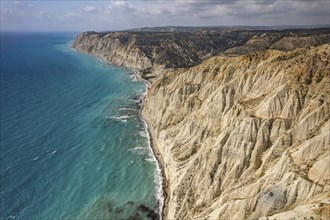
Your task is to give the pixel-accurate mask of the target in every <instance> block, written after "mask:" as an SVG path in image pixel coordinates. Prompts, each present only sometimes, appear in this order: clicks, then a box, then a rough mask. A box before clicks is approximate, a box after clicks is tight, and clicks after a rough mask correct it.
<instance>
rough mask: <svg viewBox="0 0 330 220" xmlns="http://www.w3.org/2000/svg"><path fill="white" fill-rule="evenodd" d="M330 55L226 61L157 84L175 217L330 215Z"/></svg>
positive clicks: (158, 135)
mask: <svg viewBox="0 0 330 220" xmlns="http://www.w3.org/2000/svg"><path fill="white" fill-rule="evenodd" d="M281 41H284V39H283V40H279V41H277V44H276V43H275V44H274V43H273V44H272V45H282V44H280V42H281ZM290 44H291V43H290ZM274 47H275V46H274ZM278 47H280V46H278ZM329 51H330V46H329V45H322V46H318V47H312V48H303V49H296V50H294V51H291V52H280V51H278V50H265V51H261V52H254V53H250V54H247V55H242V56H235V57H227V56H224V55H220V56H215V57H212V58H210V59H208V60H206V61H205V62H203V63H202V64H200V65H197V66H196V67H193V68H190V69H177V70H175V71H169V72H167V73H165V74H163V75H161V76H158V77H157V78H155V79H154V80H153V84H152V86H151V88H150V89H149V92H148V95H147V98H146V101H145V106H144V108H143V114H144V116H145V117H146V118H147V119H148V121H149V124H151V125H152V127H153V130H154V132H153V133H154V134H153V135H154V137H153V138H154V145H155V148H156V149H157V151H159V153H160V155H161V159H162V161H163V162H164V170H165V175H166V180H167V183H168V190H167V191H168V202H167V207H166V210H165V217H166V219H171V220H172V219H187V220H188V219H210V220H211V219H212V220H213V219H295V218H300V219H302V218H308V219H327V218H330V216H329V210H330V173H329V166H330V121H329V118H330V114H329V113H330V111H329V108H330V64H329V62H330V59H329V55H330V54H329Z"/></svg>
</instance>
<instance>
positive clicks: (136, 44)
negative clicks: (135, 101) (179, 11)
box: [73, 28, 330, 74]
mask: <svg viewBox="0 0 330 220" xmlns="http://www.w3.org/2000/svg"><path fill="white" fill-rule="evenodd" d="M308 37H309V38H312V39H313V40H309V39H307V40H306V39H305V38H308ZM288 39H290V41H289V40H288ZM324 43H330V29H316V30H313V29H312V30H286V31H269V30H264V31H261V30H258V31H252V30H231V29H229V30H227V29H209V28H208V29H205V30H203V29H198V30H196V31H193V32H143V31H141V32H139V31H134V32H104V33H96V32H85V33H82V34H80V35H79V36H78V37H77V38H76V40H75V41H74V43H73V47H74V48H75V49H77V50H79V51H82V52H85V53H90V54H94V55H96V56H99V57H102V58H103V59H105V60H107V61H109V62H111V63H114V64H117V65H120V66H125V67H130V68H135V69H138V70H140V71H141V72H143V73H144V74H148V73H154V72H160V71H162V70H164V69H170V68H187V67H192V66H195V65H197V64H199V63H201V62H202V61H204V60H206V59H208V58H210V57H212V56H214V55H217V54H219V53H222V52H225V53H227V54H245V53H249V52H252V51H259V50H265V49H269V48H271V49H277V50H283V51H288V50H293V49H295V48H299V47H309V46H317V45H320V44H324Z"/></svg>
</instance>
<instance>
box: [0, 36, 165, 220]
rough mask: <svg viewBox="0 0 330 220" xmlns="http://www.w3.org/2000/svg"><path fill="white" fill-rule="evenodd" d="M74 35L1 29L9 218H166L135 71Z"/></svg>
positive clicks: (2, 193)
mask: <svg viewBox="0 0 330 220" xmlns="http://www.w3.org/2000/svg"><path fill="white" fill-rule="evenodd" d="M73 38H74V35H73V34H58V33H57V34H54V33H53V34H26V33H25V34H23V33H21V34H19V33H2V34H1V78H0V80H1V103H0V104H1V138H0V140H1V154H0V156H1V161H0V163H1V167H0V169H1V172H0V174H1V176H0V177H1V178H0V215H1V219H24V220H25V219H159V209H160V206H161V203H162V201H161V200H160V187H159V182H158V178H159V177H158V174H159V171H158V168H157V163H156V160H155V158H154V156H153V154H152V151H151V149H150V147H149V142H148V134H147V132H146V127H145V124H144V122H143V121H142V119H141V118H140V116H139V110H140V105H141V97H142V96H143V94H144V93H145V90H146V85H145V84H144V83H143V82H140V81H137V80H135V79H134V76H133V75H132V71H131V70H128V69H124V68H119V67H115V66H112V65H109V64H106V63H104V62H102V61H100V60H98V59H96V58H94V57H91V56H89V55H83V54H80V53H78V52H76V51H74V50H72V49H71V48H70V46H71V42H72V40H73Z"/></svg>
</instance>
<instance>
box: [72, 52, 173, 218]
mask: <svg viewBox="0 0 330 220" xmlns="http://www.w3.org/2000/svg"><path fill="white" fill-rule="evenodd" d="M71 48H72V49H73V50H75V51H76V52H79V53H83V54H88V55H92V56H95V57H97V58H99V59H100V60H102V61H104V62H105V63H110V64H112V65H117V64H114V63H111V62H109V61H108V60H106V59H105V58H104V57H102V56H98V55H96V54H90V53H87V52H85V51H81V50H78V49H77V48H74V47H71ZM117 66H118V65H117ZM126 68H128V69H131V70H132V71H133V74H134V75H135V76H136V78H137V80H138V81H143V82H144V83H145V84H146V86H147V88H146V93H145V94H144V96H143V97H142V107H141V109H140V111H139V115H140V117H141V119H142V121H143V122H144V123H145V126H146V131H147V134H148V141H149V146H150V148H151V151H152V154H153V156H154V157H155V160H156V162H157V167H158V169H159V170H158V171H159V177H160V180H161V181H160V186H161V189H162V199H161V201H159V202H160V211H159V215H160V220H163V219H165V216H166V211H167V203H168V181H167V179H166V175H165V169H164V162H163V158H162V155H161V154H160V152H159V150H158V149H157V148H156V147H155V144H154V141H153V140H154V138H153V137H155V132H154V130H153V128H152V126H151V124H150V122H149V120H148V118H147V117H146V116H145V115H144V114H143V108H144V103H145V100H146V97H147V94H148V90H149V88H150V87H151V82H150V81H148V80H146V79H144V78H143V77H142V75H141V73H140V71H139V70H137V69H135V68H133V67H126Z"/></svg>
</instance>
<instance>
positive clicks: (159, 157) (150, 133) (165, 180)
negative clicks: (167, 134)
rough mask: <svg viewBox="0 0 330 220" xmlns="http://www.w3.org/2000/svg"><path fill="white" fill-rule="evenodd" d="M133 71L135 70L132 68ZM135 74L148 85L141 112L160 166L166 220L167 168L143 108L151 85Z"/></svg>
mask: <svg viewBox="0 0 330 220" xmlns="http://www.w3.org/2000/svg"><path fill="white" fill-rule="evenodd" d="M132 69H133V68H132ZM133 71H134V74H135V75H136V77H137V79H138V80H140V81H143V82H145V83H146V85H147V89H146V93H145V95H144V97H143V102H142V108H141V110H140V116H141V118H142V120H143V121H144V123H145V125H146V130H147V132H148V139H149V144H150V148H151V150H152V153H153V155H154V157H155V159H156V161H157V164H158V168H159V171H160V177H161V180H162V181H161V187H162V196H163V201H162V203H163V204H162V206H161V213H160V214H161V218H160V219H165V216H166V210H167V203H168V182H167V179H166V175H165V168H164V160H163V158H162V155H161V154H160V152H159V150H158V149H157V148H156V146H155V143H154V137H155V132H154V130H153V127H152V126H151V124H150V121H149V120H148V118H147V117H146V116H145V115H144V114H143V108H144V103H145V101H146V97H147V94H148V90H149V88H150V86H151V83H150V82H149V81H148V80H146V79H144V78H142V76H141V74H140V72H139V71H138V70H137V69H133Z"/></svg>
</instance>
